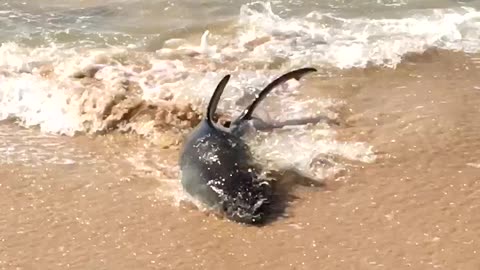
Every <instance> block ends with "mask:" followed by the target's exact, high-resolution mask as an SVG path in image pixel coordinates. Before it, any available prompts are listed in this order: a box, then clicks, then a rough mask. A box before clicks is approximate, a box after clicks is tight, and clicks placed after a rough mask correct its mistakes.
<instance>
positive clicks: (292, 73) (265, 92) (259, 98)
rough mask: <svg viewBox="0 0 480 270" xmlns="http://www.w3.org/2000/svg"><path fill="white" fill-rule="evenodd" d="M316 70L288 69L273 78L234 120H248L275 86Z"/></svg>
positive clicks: (298, 78)
mask: <svg viewBox="0 0 480 270" xmlns="http://www.w3.org/2000/svg"><path fill="white" fill-rule="evenodd" d="M316 71H317V70H316V69H315V68H301V69H297V70H294V71H290V72H288V73H285V74H283V75H282V76H280V77H279V78H277V79H275V80H274V81H273V82H271V83H270V84H269V85H267V87H265V88H263V90H262V91H261V92H260V94H258V96H257V97H256V98H255V100H254V101H253V102H252V103H251V104H250V105H249V106H248V107H247V108H246V109H245V110H244V111H243V112H242V114H240V116H239V117H238V118H237V120H236V121H235V122H237V121H238V122H239V121H243V120H249V119H251V118H252V113H253V111H254V110H255V108H256V107H257V106H258V104H260V102H261V101H262V100H263V99H264V98H265V97H266V96H267V95H268V93H270V92H271V91H272V90H273V89H274V88H275V87H277V86H279V85H281V84H282V83H284V82H286V81H288V80H290V79H296V80H300V79H301V78H302V77H303V76H305V75H306V74H308V73H310V72H316Z"/></svg>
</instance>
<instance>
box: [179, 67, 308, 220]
mask: <svg viewBox="0 0 480 270" xmlns="http://www.w3.org/2000/svg"><path fill="white" fill-rule="evenodd" d="M314 71H316V69H314V68H302V69H298V70H294V71H291V72H288V73H286V74H284V75H282V76H280V77H279V78H277V79H276V80H274V81H272V82H271V83H270V84H268V85H267V86H266V87H265V88H264V89H263V90H262V91H261V92H260V93H259V94H258V95H257V96H256V98H255V100H254V101H253V102H252V103H251V104H250V105H249V106H248V107H247V108H246V109H245V110H244V111H243V112H242V113H241V114H240V116H239V117H238V118H236V119H235V120H234V121H232V122H231V124H230V126H229V127H224V126H221V125H219V124H217V123H215V122H214V120H213V118H214V114H215V111H216V109H217V105H218V102H219V100H220V96H221V95H222V93H223V90H224V89H225V86H226V85H227V83H228V80H229V79H230V75H226V76H225V77H224V78H223V79H222V80H221V81H220V83H219V84H218V85H217V87H216V89H215V91H214V93H213V95H212V97H211V99H210V102H209V104H208V107H207V111H206V115H205V117H204V118H203V119H202V120H201V122H200V123H199V124H198V125H197V126H196V127H195V129H194V130H193V131H192V132H191V133H190V134H189V135H188V137H187V138H186V140H185V142H184V144H183V147H182V150H181V155H180V170H181V183H182V186H183V188H184V190H185V191H186V192H187V193H188V194H189V195H190V196H192V197H194V198H196V199H198V200H199V201H201V202H202V203H204V204H206V205H207V206H209V207H211V208H214V209H217V210H220V211H221V212H223V213H224V214H225V215H226V217H227V218H228V219H230V220H233V221H236V222H240V223H246V224H258V223H261V222H262V221H264V219H265V217H266V213H267V212H268V211H267V210H268V209H267V208H268V207H267V206H268V205H269V203H270V202H271V198H272V186H271V184H270V182H269V181H266V180H262V179H261V177H260V176H259V175H260V172H261V171H260V169H259V167H258V165H257V164H255V162H254V161H253V158H252V154H251V151H250V149H249V147H248V146H247V144H246V143H245V142H244V140H243V139H242V135H243V134H244V132H245V130H246V129H247V127H248V122H249V120H252V113H253V111H254V110H255V108H256V107H257V106H258V105H259V104H260V102H261V101H262V100H263V99H264V98H265V97H266V96H267V95H268V93H270V92H271V91H272V90H273V89H274V88H275V87H277V86H278V85H280V84H282V83H284V82H286V81H288V80H290V79H296V80H300V78H302V77H303V76H304V75H306V74H307V73H310V72H314Z"/></svg>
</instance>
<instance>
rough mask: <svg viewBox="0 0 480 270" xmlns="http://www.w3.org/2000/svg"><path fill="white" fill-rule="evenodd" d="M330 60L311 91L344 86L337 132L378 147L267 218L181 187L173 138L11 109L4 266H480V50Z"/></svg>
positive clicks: (310, 83)
mask: <svg viewBox="0 0 480 270" xmlns="http://www.w3.org/2000/svg"><path fill="white" fill-rule="evenodd" d="M475 57H476V58H475ZM332 73H333V74H334V76H333V77H330V78H315V79H306V80H305V83H304V84H305V88H306V89H304V90H302V91H305V93H306V94H310V95H311V94H315V95H316V96H318V97H322V98H337V99H341V100H343V101H344V102H345V105H344V106H343V107H342V110H341V114H340V117H339V122H340V123H339V125H338V127H336V128H335V129H336V131H337V132H338V135H337V139H338V140H340V141H345V142H357V141H365V142H367V143H369V144H370V145H372V146H373V149H374V151H375V153H376V154H377V159H376V161H374V162H373V163H371V164H368V163H360V162H353V161H349V160H343V161H342V163H344V164H347V167H346V170H341V171H340V172H338V173H337V174H335V175H334V176H332V177H329V178H327V179H326V180H325V184H326V185H325V186H324V187H310V186H302V185H294V186H289V187H288V188H287V189H288V191H289V193H290V196H288V205H287V208H286V213H285V215H284V216H282V217H278V218H276V219H274V220H272V222H270V223H269V224H267V225H266V226H263V227H260V228H258V227H248V226H243V225H239V224H236V223H232V222H229V221H226V220H224V219H221V218H218V217H216V216H214V215H211V214H208V213H207V212H203V211H200V210H199V209H196V208H195V207H193V206H191V205H190V204H188V203H182V202H178V198H179V197H181V192H180V189H179V186H178V171H177V170H176V167H175V165H176V159H177V155H178V152H177V150H175V149H170V150H165V149H164V150H162V149H160V148H158V147H155V146H154V145H152V144H150V143H148V142H147V141H145V140H143V139H140V138H138V137H136V136H133V135H119V134H115V133H114V134H108V135H105V136H91V137H90V136H88V137H87V136H83V135H80V136H76V137H73V138H70V137H58V136H46V135H41V134H40V133H39V132H38V131H37V130H25V129H22V128H19V127H17V126H15V125H13V124H11V123H4V124H2V131H3V133H2V140H3V142H0V149H1V151H2V157H3V160H2V161H1V163H0V164H1V167H0V179H1V182H0V212H1V213H2V218H0V268H1V269H68V268H71V269H227V268H228V269H377V268H379V269H382V268H383V269H422V270H423V269H472V270H474V269H480V259H479V258H480V242H479V241H480V240H479V237H478V236H479V235H480V215H479V213H480V192H479V190H480V117H479V111H480V79H479V77H478V74H480V59H479V58H478V56H475V55H473V56H465V55H463V54H460V53H451V52H443V51H437V52H435V51H434V52H431V53H427V54H424V55H421V56H418V55H417V56H412V57H410V58H409V59H407V60H406V61H404V62H403V63H402V64H401V65H400V66H399V67H398V68H397V69H396V70H392V69H387V70H385V69H377V68H368V69H363V70H349V71H346V72H333V71H332ZM292 151H295V149H292ZM9 153H11V154H9ZM21 153H23V154H21ZM142 158H143V159H142ZM139 160H142V162H143V163H141V165H142V166H140V165H139V164H138V162H139ZM136 162H137V164H136ZM133 165H137V166H133Z"/></svg>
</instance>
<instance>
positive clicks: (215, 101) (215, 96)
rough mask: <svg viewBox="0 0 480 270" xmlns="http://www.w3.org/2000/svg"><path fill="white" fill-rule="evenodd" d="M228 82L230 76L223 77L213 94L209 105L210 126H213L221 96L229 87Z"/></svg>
mask: <svg viewBox="0 0 480 270" xmlns="http://www.w3.org/2000/svg"><path fill="white" fill-rule="evenodd" d="M228 80H230V75H226V76H225V77H223V79H222V80H221V81H220V82H219V83H218V85H217V88H215V92H213V95H212V98H210V102H209V103H208V107H207V115H206V118H207V123H208V124H209V125H210V126H213V116H214V114H215V111H216V110H217V106H218V101H219V100H220V96H221V95H222V93H223V90H224V89H225V86H227V83H228Z"/></svg>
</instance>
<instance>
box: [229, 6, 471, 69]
mask: <svg viewBox="0 0 480 270" xmlns="http://www.w3.org/2000/svg"><path fill="white" fill-rule="evenodd" d="M239 23H240V25H241V26H243V30H242V32H240V33H239V34H238V35H237V36H238V43H239V44H240V47H242V46H244V45H245V44H246V43H247V42H250V41H252V40H255V39H257V38H261V37H265V36H268V37H271V39H270V40H269V41H267V42H265V43H263V44H261V45H259V46H257V47H255V49H254V50H253V52H251V53H249V54H248V55H247V57H246V58H247V59H258V58H261V59H265V60H267V61H268V60H270V59H272V58H274V57H281V58H285V59H288V61H289V62H290V63H289V64H290V65H291V66H299V65H306V64H316V65H331V66H336V67H339V68H351V67H365V66H367V65H368V64H374V65H383V66H387V67H395V66H396V65H397V64H398V63H400V62H401V60H402V56H403V55H405V54H406V53H409V52H419V53H421V52H423V51H425V50H426V49H427V48H430V47H438V48H443V49H451V50H463V51H465V52H478V51H479V49H480V12H478V11H476V10H475V9H473V8H461V9H434V10H426V11H419V13H418V14H416V15H414V16H412V17H405V18H401V19H368V18H351V19H347V18H342V17H340V16H337V15H335V14H331V13H322V12H321V11H313V12H311V13H309V14H308V15H307V16H305V17H296V18H282V17H280V16H278V15H277V14H275V13H274V12H273V11H272V7H271V5H270V3H268V2H254V3H251V4H248V5H244V6H242V9H241V12H240V20H239Z"/></svg>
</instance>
